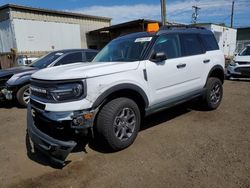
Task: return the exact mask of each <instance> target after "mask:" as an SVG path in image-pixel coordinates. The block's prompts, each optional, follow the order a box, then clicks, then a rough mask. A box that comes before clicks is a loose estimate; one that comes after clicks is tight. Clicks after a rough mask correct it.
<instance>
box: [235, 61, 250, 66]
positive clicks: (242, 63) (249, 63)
mask: <svg viewBox="0 0 250 188" xmlns="http://www.w3.org/2000/svg"><path fill="white" fill-rule="evenodd" d="M237 63H238V64H239V65H250V62H237Z"/></svg>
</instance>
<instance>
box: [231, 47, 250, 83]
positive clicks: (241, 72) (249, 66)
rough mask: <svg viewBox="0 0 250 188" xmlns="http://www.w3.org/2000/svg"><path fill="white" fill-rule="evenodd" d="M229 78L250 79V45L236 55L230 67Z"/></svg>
mask: <svg viewBox="0 0 250 188" xmlns="http://www.w3.org/2000/svg"><path fill="white" fill-rule="evenodd" d="M227 78H250V45H247V46H246V47H245V48H244V49H243V50H241V52H240V53H238V54H236V56H235V57H234V59H233V60H232V62H231V63H230V64H229V65H228V67H227Z"/></svg>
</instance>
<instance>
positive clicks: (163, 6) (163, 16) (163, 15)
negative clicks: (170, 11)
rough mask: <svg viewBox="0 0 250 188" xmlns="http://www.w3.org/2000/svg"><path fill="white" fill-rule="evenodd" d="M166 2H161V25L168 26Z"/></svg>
mask: <svg viewBox="0 0 250 188" xmlns="http://www.w3.org/2000/svg"><path fill="white" fill-rule="evenodd" d="M166 21H167V18H166V0H161V24H162V26H164V25H166Z"/></svg>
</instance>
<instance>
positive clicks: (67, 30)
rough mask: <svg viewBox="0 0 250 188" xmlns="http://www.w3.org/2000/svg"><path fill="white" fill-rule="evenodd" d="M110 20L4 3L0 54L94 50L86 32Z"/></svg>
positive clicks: (0, 18) (100, 26)
mask: <svg viewBox="0 0 250 188" xmlns="http://www.w3.org/2000/svg"><path fill="white" fill-rule="evenodd" d="M110 21H111V19H110V18H104V17H98V16H90V15H84V14H78V13H70V12H63V11H54V10H47V9H39V8H31V7H24V6H19V5H12V4H7V5H4V6H1V7H0V53H6V52H10V49H11V48H14V49H16V50H17V52H18V53H19V54H27V53H28V54H29V53H34V52H35V53H39V52H41V53H42V52H47V51H52V50H59V49H68V48H98V46H95V45H96V44H92V43H91V39H90V40H89V39H88V37H87V35H86V33H88V32H89V31H92V30H96V29H100V28H103V27H108V26H110V24H111V23H110Z"/></svg>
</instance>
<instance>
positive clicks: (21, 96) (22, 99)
mask: <svg viewBox="0 0 250 188" xmlns="http://www.w3.org/2000/svg"><path fill="white" fill-rule="evenodd" d="M29 87H30V85H29V84H27V85H25V86H23V87H21V88H20V89H19V90H18V91H17V94H16V98H17V101H18V103H19V104H20V105H21V106H22V107H27V105H28V103H29V97H28V95H27V92H29V93H30V91H29ZM27 97H28V98H27ZM26 99H28V100H26Z"/></svg>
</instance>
